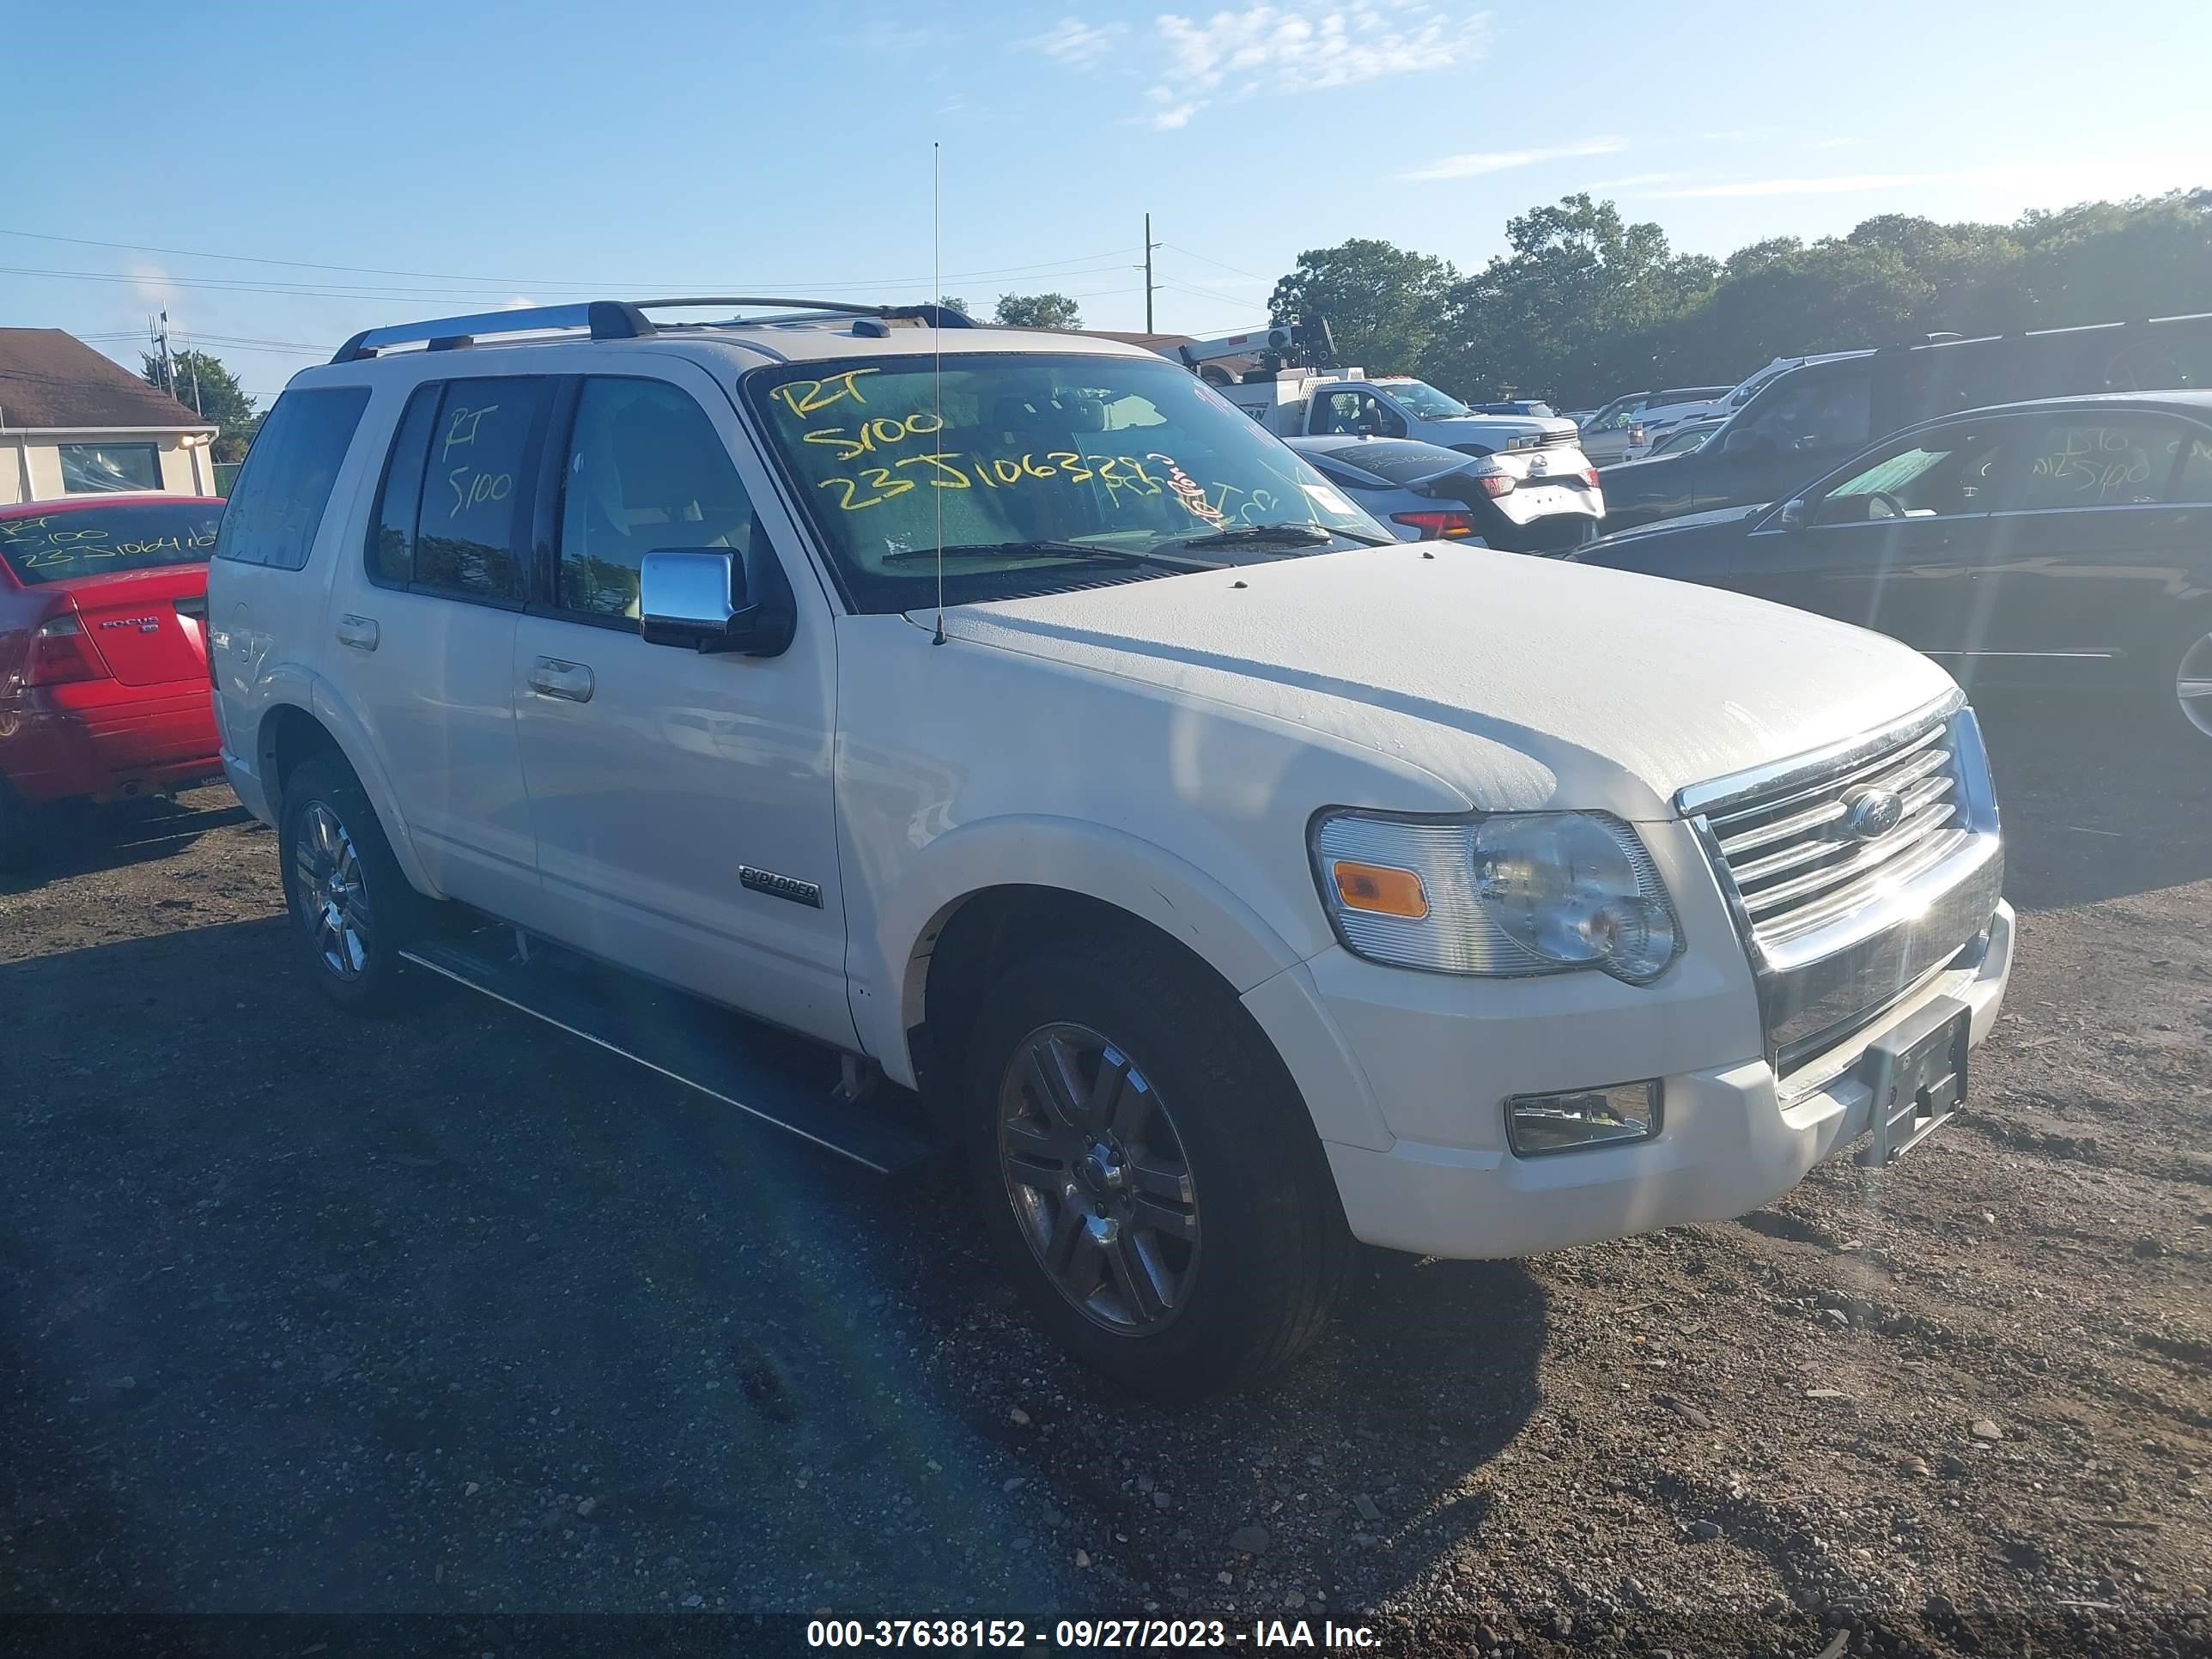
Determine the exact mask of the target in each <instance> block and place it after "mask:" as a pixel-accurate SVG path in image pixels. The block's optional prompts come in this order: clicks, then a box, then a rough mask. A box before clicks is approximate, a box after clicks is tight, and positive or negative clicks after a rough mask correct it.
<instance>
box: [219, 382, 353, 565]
mask: <svg viewBox="0 0 2212 1659" xmlns="http://www.w3.org/2000/svg"><path fill="white" fill-rule="evenodd" d="M367 408H368V387H367V386H310V387H306V388H303V389H301V390H300V391H296V392H285V393H284V394H283V396H282V397H280V398H277V399H276V407H275V408H273V409H271V410H270V411H269V418H268V419H267V420H265V421H264V422H262V423H261V430H260V431H259V432H258V433H257V434H256V435H255V436H254V440H253V447H252V449H250V450H248V451H247V452H246V463H245V465H244V466H243V467H242V468H241V469H240V472H239V475H238V480H237V483H236V485H235V487H234V489H232V490H231V493H230V503H229V505H228V507H225V508H224V509H223V514H222V532H221V535H220V537H219V538H218V540H217V543H216V550H215V556H216V557H217V558H218V559H234V560H236V561H237V562H240V564H265V565H269V566H271V567H273V568H276V569H279V570H298V569H300V568H302V567H304V566H305V565H306V564H307V554H308V552H309V550H311V549H313V546H314V544H315V532H317V531H318V530H319V529H320V528H321V526H322V522H323V509H324V508H325V507H328V506H329V505H330V501H331V489H332V487H333V486H335V485H336V484H337V481H338V469H339V468H340V467H342V466H343V465H345V458H346V451H347V450H348V449H349V448H350V447H352V444H353V435H354V428H356V427H358V426H359V425H360V424H361V416H362V410H365V409H367Z"/></svg>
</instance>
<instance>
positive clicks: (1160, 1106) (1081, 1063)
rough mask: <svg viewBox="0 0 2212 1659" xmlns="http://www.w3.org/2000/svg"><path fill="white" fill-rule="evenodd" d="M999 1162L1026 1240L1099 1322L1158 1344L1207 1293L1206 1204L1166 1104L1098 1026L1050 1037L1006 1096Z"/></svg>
mask: <svg viewBox="0 0 2212 1659" xmlns="http://www.w3.org/2000/svg"><path fill="white" fill-rule="evenodd" d="M998 1121H999V1162H1000V1169H1001V1170H1002V1171H1003V1172H1004V1174H1005V1176H1006V1197H1007V1200H1008V1201H1009V1202H1011V1203H1012V1206H1013V1210H1014V1217H1015V1219H1016V1220H1017V1222H1018V1224H1019V1225H1020V1227H1021V1231H1022V1236H1023V1237H1024V1238H1025V1239H1026V1240H1027V1241H1028V1243H1029V1247H1030V1251H1031V1253H1032V1254H1034V1255H1035V1256H1036V1260H1037V1262H1038V1264H1039V1265H1040V1266H1041V1267H1043V1269H1044V1271H1045V1274H1046V1276H1047V1277H1048V1278H1049V1279H1051V1280H1052V1282H1053V1285H1054V1287H1055V1288H1056V1289H1057V1290H1058V1291H1060V1295H1061V1296H1063V1297H1066V1299H1067V1301H1068V1302H1069V1303H1071V1304H1073V1306H1074V1307H1075V1308H1076V1309H1077V1310H1079V1311H1080V1312H1081V1313H1082V1314H1084V1316H1085V1317H1087V1318H1089V1319H1090V1320H1091V1321H1092V1322H1094V1323H1097V1324H1098V1325H1101V1326H1103V1327H1104V1328H1106V1329H1108V1330H1110V1331H1114V1332H1115V1333H1117V1334H1122V1335H1132V1336H1135V1335H1149V1334H1152V1333H1153V1332H1156V1331H1158V1330H1161V1329H1164V1328H1165V1327H1166V1326H1167V1325H1168V1324H1169V1323H1170V1322H1171V1321H1173V1320H1174V1319H1175V1317H1176V1316H1177V1315H1178V1314H1180V1313H1181V1312H1182V1310H1183V1307H1184V1306H1185V1304H1187V1303H1188V1300H1189V1294H1190V1290H1191V1287H1192V1285H1194V1283H1195V1282H1196V1276H1197V1269H1198V1256H1199V1212H1198V1196H1197V1191H1196V1189H1195V1188H1194V1186H1193V1184H1192V1182H1191V1176H1190V1167H1189V1164H1188V1160H1187V1158H1185V1156H1184V1152H1183V1146H1182V1139H1181V1138H1180V1137H1179V1136H1178V1135H1177V1134H1176V1127H1175V1122H1174V1120H1173V1119H1172V1118H1171V1117H1170V1115H1169V1114H1168V1109H1167V1105H1166V1103H1164V1101H1162V1100H1161V1099H1160V1097H1159V1094H1158V1091H1157V1090H1156V1089H1155V1088H1154V1087H1153V1086H1152V1081H1151V1079H1148V1078H1147V1077H1146V1075H1145V1074H1144V1073H1143V1072H1141V1071H1140V1070H1139V1069H1138V1067H1137V1066H1136V1065H1135V1064H1134V1063H1133V1061H1132V1060H1130V1058H1129V1057H1128V1055H1127V1054H1125V1053H1123V1052H1122V1051H1121V1049H1120V1048H1116V1047H1115V1045H1114V1044H1113V1043H1112V1042H1109V1041H1108V1040H1107V1039H1106V1038H1105V1037H1104V1036H1101V1035H1100V1034H1099V1033H1098V1032H1097V1031H1094V1030H1091V1029H1090V1028H1089V1027H1087V1026H1083V1025H1073V1024H1051V1025H1043V1026H1040V1027H1038V1028H1037V1029H1036V1030H1034V1031H1032V1032H1030V1034H1029V1035H1028V1036H1025V1037H1024V1038H1023V1039H1022V1040H1021V1042H1019V1043H1018V1044H1017V1045H1016V1047H1015V1049H1014V1054H1013V1058H1012V1062H1011V1063H1010V1064H1009V1065H1008V1066H1007V1067H1006V1077H1005V1080H1004V1082H1003V1083H1002V1084H1001V1085H1000V1093H999V1113H998Z"/></svg>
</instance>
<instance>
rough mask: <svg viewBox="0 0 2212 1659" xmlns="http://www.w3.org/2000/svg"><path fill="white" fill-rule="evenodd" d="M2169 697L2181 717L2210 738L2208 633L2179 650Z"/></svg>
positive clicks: (2211, 650)
mask: <svg viewBox="0 0 2212 1659" xmlns="http://www.w3.org/2000/svg"><path fill="white" fill-rule="evenodd" d="M2173 696H2174V701H2175V702H2178V703H2179V704H2180V705H2181V717H2182V719H2184V720H2187V721H2188V722H2189V723H2190V724H2191V726H2195V727H2196V728H2197V730H2198V731H2199V732H2203V734H2204V735H2205V736H2206V737H2208V738H2212V633H2208V634H2205V635H2201V636H2200V637H2199V638H2198V639H2197V641H2196V642H2195V643H2194V644H2192V645H2191V646H2190V647H2189V648H2188V649H2186V650H2185V651H2184V652H2183V653H2181V665H2180V666H2179V667H2178V668H2176V669H2175V670H2174V671H2173Z"/></svg>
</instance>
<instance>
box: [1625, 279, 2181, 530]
mask: <svg viewBox="0 0 2212 1659" xmlns="http://www.w3.org/2000/svg"><path fill="white" fill-rule="evenodd" d="M2169 386H2212V313H2204V314H2201V315H2197V316H2191V317H2164V318H2160V319H2156V320H2154V321H2149V322H2133V323H2102V324H2098V325H2093V326H2091V327H2087V328H2064V329H2047V330H2044V331H2039V332H2035V333H2027V334H2000V335H1992V336H1990V337H1987V338H1984V339H1978V340H1947V341H1942V342H1940V343H1929V344H1919V345H1898V346H1884V347H1882V348H1881V349H1880V350H1878V351H1865V352H1858V353H1855V354H1853V355H1851V356H1842V357H1831V358H1826V359H1824V360H1822V361H1820V362H1809V363H1803V364H1801V365H1799V366H1798V367H1797V368H1793V369H1790V371H1788V372H1787V373H1786V374H1778V375H1777V376H1776V377H1775V378H1774V379H1773V380H1772V381H1771V382H1770V383H1769V384H1768V385H1767V386H1765V389H1764V390H1762V391H1761V392H1759V395H1758V396H1756V397H1754V398H1753V399H1752V400H1751V401H1750V402H1749V403H1747V404H1745V405H1744V406H1743V407H1742V408H1741V409H1740V410H1737V411H1736V412H1735V415H1734V416H1731V417H1730V419H1729V422H1728V423H1727V424H1726V425H1725V426H1723V427H1722V428H1721V429H1720V430H1719V431H1718V432H1717V433H1715V434H1714V435H1712V436H1711V438H1709V439H1707V440H1706V441H1705V443H1704V444H1703V445H1701V446H1700V447H1699V448H1698V449H1697V450H1695V451H1694V452H1692V453H1689V454H1685V455H1660V456H1655V457H1653V458H1652V459H1649V460H1642V461H1624V462H1621V463H1620V464H1618V465H1613V466H1607V467H1602V468H1601V469H1600V471H1599V473H1598V481H1599V483H1601V485H1602V486H1603V488H1604V490H1605V526H1606V528H1607V530H1609V531H1611V530H1623V529H1628V528H1631V527H1632V526H1636V525H1640V524H1649V523H1650V522H1651V520H1655V519H1672V518H1675V517H1678V516H1680V514H1682V513H1704V512H1710V511H1711V510H1712V509H1713V508H1715V507H1742V506H1748V505H1750V504H1751V503H1753V502H1758V501H1780V500H1782V499H1784V497H1786V496H1788V495H1793V494H1795V493H1796V491H1797V490H1798V489H1800V488H1802V486H1804V485H1806V484H1808V483H1811V482H1812V481H1813V480H1814V478H1817V477H1820V475H1821V474H1823V473H1824V472H1826V471H1827V470H1828V469H1829V468H1830V467H1832V466H1834V465H1837V464H1838V463H1839V462H1841V461H1843V460H1844V459H1846V458H1847V457H1849V456H1850V455H1852V454H1854V453H1857V451H1858V450H1860V449H1861V448H1863V447H1865V446H1866V445H1867V444H1868V443H1869V442H1871V441H1874V440H1875V439H1877V438H1881V437H1884V436H1887V435H1888V434H1890V433H1893V432H1898V431H1901V430H1903V429H1904V428H1905V427H1908V426H1911V425H1914V424H1916V423H1917V422H1921V421H1925V420H1932V419H1934V418H1936V416H1942V415H1948V414H1952V413H1954V412H1955V411H1957V410H1963V409H1977V408H1981V407H1984V406H1985V405H1987V404H2006V403H2016V402H2019V401H2021V400H2022V399H2025V398H2056V397H2068V396H2080V395H2081V394H2084V393H2089V392H2127V391H2134V390H2137V389H2143V388H2155V387H2169Z"/></svg>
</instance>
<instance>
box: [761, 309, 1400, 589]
mask: <svg viewBox="0 0 2212 1659" xmlns="http://www.w3.org/2000/svg"><path fill="white" fill-rule="evenodd" d="M938 381H939V375H938V374H937V372H936V366H935V364H934V363H933V360H932V359H930V358H928V357H923V356H902V357H879V358H873V359H866V360H860V361H853V360H845V361H840V362H814V363H796V364H791V365H788V366H780V367H777V368H760V369H755V370H753V371H752V372H751V373H750V374H747V375H745V376H744V380H742V382H741V383H740V385H741V390H742V392H744V396H745V398H746V400H747V402H748V404H750V408H751V410H752V411H753V414H754V417H755V419H756V420H757V422H758V425H759V428H760V429H761V430H762V431H763V433H764V434H765V435H767V438H768V441H769V447H770V450H771V453H773V454H774V456H775V459H776V461H777V463H778V465H780V466H781V468H782V469H783V471H784V472H785V475H786V477H787V478H788V480H789V481H790V483H791V485H792V488H793V495H795V496H797V498H798V499H799V502H800V504H801V507H802V509H803V510H804V511H805V513H806V516H807V517H808V519H809V520H810V521H811V525H812V526H813V529H814V532H815V534H816V537H817V541H818V542H819V544H820V545H821V546H822V548H823V551H824V552H825V553H826V555H827V556H828V557H829V561H830V563H831V566H832V568H833V569H834V571H835V573H836V579H837V580H838V582H839V585H840V586H841V587H842V589H843V590H844V592H845V593H846V594H847V596H848V599H850V600H851V601H852V603H853V604H854V607H855V608H856V609H859V610H861V611H907V610H911V609H913V608H915V606H917V605H923V604H926V603H928V602H929V601H930V600H932V599H933V597H934V595H935V592H936V565H937V561H936V549H937V547H938V545H939V541H938V538H939V535H940V533H941V535H942V537H943V545H944V548H945V592H946V595H947V597H948V598H954V599H995V598H1006V597H1011V596H1012V595H1013V594H1015V593H1019V592H1031V593H1035V592H1050V591H1052V590H1054V588H1057V587H1062V586H1069V585H1071V584H1079V585H1089V584H1092V583H1096V582H1097V581H1099V580H1108V579H1113V578H1115V577H1118V578H1119V579H1121V580H1129V579H1133V578H1135V577H1138V576H1150V575H1165V574H1175V573H1176V572H1177V571H1179V570H1182V569H1186V568H1190V567H1191V566H1192V565H1194V564H1196V563H1200V562H1220V561H1225V560H1231V559H1235V558H1237V557H1240V556H1247V555H1248V554H1249V556H1254V557H1275V556H1296V555H1297V554H1301V553H1305V552H1321V551H1325V550H1327V549H1328V547H1329V546H1331V545H1333V544H1334V545H1341V544H1342V541H1341V540H1340V539H1339V538H1343V539H1348V540H1351V541H1355V542H1357V541H1379V540H1382V539H1383V538H1385V534H1386V532H1384V531H1383V528H1382V527H1381V526H1379V525H1377V524H1376V523H1375V521H1374V520H1372V519H1370V518H1369V517H1368V516H1367V515H1366V514H1365V513H1362V512H1361V511H1360V510H1359V509H1358V507H1355V506H1353V505H1352V502H1351V501H1348V500H1346V497H1345V496H1344V495H1343V493H1342V492H1341V491H1340V490H1338V489H1336V488H1335V487H1334V485H1332V484H1330V483H1328V481H1327V480H1325V479H1324V478H1322V476H1321V475H1320V474H1319V473H1317V472H1316V471H1314V470H1313V469H1312V468H1311V467H1310V466H1309V465H1306V464H1305V463H1304V461H1302V460H1300V459H1298V458H1297V456H1296V455H1294V454H1292V453H1291V452H1290V451H1289V450H1288V449H1286V448H1285V447H1283V445H1282V444H1281V443H1280V442H1279V441H1277V440H1276V439H1274V438H1273V437H1272V436H1270V435H1268V434H1267V433H1266V432H1265V431H1263V430H1261V428H1259V427H1258V426H1257V425H1255V424H1254V422H1252V421H1251V420H1250V419H1249V417H1248V416H1245V415H1244V414H1243V413H1242V412H1241V411H1239V410H1237V407H1236V406H1235V405H1234V404H1231V403H1230V402H1229V401H1228V400H1227V399H1225V398H1223V397H1222V396H1221V394H1220V393H1219V392H1216V391H1215V390H1214V389H1213V388H1212V387H1211V386H1207V385H1206V383H1205V382H1204V381H1202V380H1200V379H1199V378H1198V377H1197V376H1196V375H1194V374H1191V373H1190V372H1189V371H1188V369H1185V368H1180V367H1178V366H1177V365H1176V364H1173V363H1169V362H1164V361H1158V360H1153V359H1147V358H1141V357H1121V356H1091V355H1073V354H1071V355H1065V356H1063V355H1057V354H1047V353H1042V352H1040V353H1029V352H1022V353H1010V352H987V353H962V354H959V355H957V356H954V355H947V356H945V359H944V362H943V372H942V386H943V389H942V393H941V395H940V393H939V389H938ZM1260 526H1268V527H1273V529H1274V530H1275V531H1276V532H1279V533H1277V534H1274V535H1273V537H1272V538H1270V537H1269V536H1267V535H1266V534H1264V533H1263V534H1262V535H1261V537H1260V538H1256V539H1255V538H1248V537H1243V536H1240V535H1237V534H1236V533H1235V532H1243V531H1248V530H1251V529H1254V528H1255V527H1260ZM1285 527H1287V528H1285ZM1225 532H1229V533H1228V538H1227V540H1226V541H1223V540H1220V539H1218V538H1222V537H1223V536H1224V535H1225ZM1209 538H1215V539H1213V541H1212V545H1210V546H1206V547H1187V546H1186V545H1185V544H1187V543H1190V542H1194V541H1203V540H1207V539H1209Z"/></svg>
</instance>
